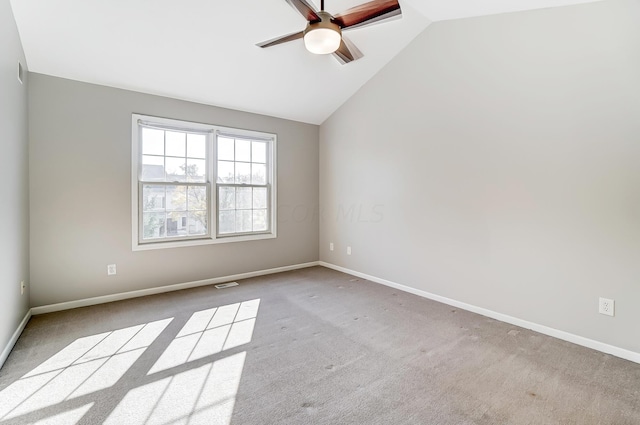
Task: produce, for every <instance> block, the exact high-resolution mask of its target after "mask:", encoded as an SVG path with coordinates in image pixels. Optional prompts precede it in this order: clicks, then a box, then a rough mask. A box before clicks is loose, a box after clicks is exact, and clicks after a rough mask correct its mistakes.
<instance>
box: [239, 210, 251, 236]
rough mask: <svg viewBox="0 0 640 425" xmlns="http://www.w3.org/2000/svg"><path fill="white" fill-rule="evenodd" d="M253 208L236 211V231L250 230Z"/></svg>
mask: <svg viewBox="0 0 640 425" xmlns="http://www.w3.org/2000/svg"><path fill="white" fill-rule="evenodd" d="M251 218H252V217H251V210H237V211H236V232H250V231H251V229H252V227H253V226H252V224H251V222H252V220H251Z"/></svg>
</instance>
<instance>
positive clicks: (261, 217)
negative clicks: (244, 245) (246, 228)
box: [253, 210, 267, 232]
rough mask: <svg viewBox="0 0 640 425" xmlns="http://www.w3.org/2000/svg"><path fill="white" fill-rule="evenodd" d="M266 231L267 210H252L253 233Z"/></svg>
mask: <svg viewBox="0 0 640 425" xmlns="http://www.w3.org/2000/svg"><path fill="white" fill-rule="evenodd" d="M265 230H267V210H253V231H254V232H260V231H262V232H264V231H265Z"/></svg>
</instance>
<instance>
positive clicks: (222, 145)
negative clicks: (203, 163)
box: [218, 137, 235, 161]
mask: <svg viewBox="0 0 640 425" xmlns="http://www.w3.org/2000/svg"><path fill="white" fill-rule="evenodd" d="M233 151H234V143H233V139H227V138H226V137H218V159H219V160H221V161H233V160H234V159H235V157H234V154H233Z"/></svg>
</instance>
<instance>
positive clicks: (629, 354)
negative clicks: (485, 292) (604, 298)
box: [319, 261, 640, 363]
mask: <svg viewBox="0 0 640 425" xmlns="http://www.w3.org/2000/svg"><path fill="white" fill-rule="evenodd" d="M319 264H320V265H321V266H323V267H327V268H329V269H333V270H337V271H340V272H343V273H347V274H350V275H353V276H357V277H361V278H363V279H366V280H370V281H371V282H375V283H379V284H382V285H385V286H389V287H391V288H395V289H398V290H400V291H404V292H409V293H411V294H414V295H418V296H421V297H424V298H428V299H430V300H434V301H438V302H441V303H443V304H448V305H451V306H454V307H457V308H460V309H462V310H467V311H471V312H473V313H477V314H481V315H483V316H486V317H490V318H492V319H496V320H500V321H501V322H506V323H510V324H512V325H515V326H519V327H521V328H526V329H531V330H533V331H536V332H539V333H541V334H545V335H549V336H552V337H554V338H558V339H561V340H564V341H568V342H571V343H574V344H577V345H581V346H583V347H587V348H591V349H594V350H597V351H601V352H603V353H607V354H611V355H613V356H616V357H620V358H622V359H625V360H629V361H632V362H635V363H640V353H636V352H635V351H630V350H627V349H624V348H620V347H616V346H614V345H609V344H605V343H604V342H600V341H596V340H593V339H589V338H585V337H583V336H580V335H575V334H572V333H569V332H565V331H561V330H558V329H554V328H550V327H548V326H544V325H540V324H538V323H533V322H529V321H527V320H523V319H518V318H517V317H512V316H509V315H506V314H502V313H498V312H496V311H492V310H488V309H486V308H482V307H478V306H475V305H472V304H467V303H464V302H461V301H457V300H454V299H451V298H446V297H443V296H440V295H436V294H432V293H430V292H427V291H423V290H420V289H416V288H412V287H410V286H406V285H401V284H399V283H396V282H392V281H390V280H386V279H381V278H379V277H375V276H371V275H368V274H365V273H360V272H358V271H355V270H351V269H347V268H345V267H341V266H336V265H335V264H331V263H327V262H324V261H320V262H319Z"/></svg>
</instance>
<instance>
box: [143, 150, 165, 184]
mask: <svg viewBox="0 0 640 425" xmlns="http://www.w3.org/2000/svg"><path fill="white" fill-rule="evenodd" d="M142 180H145V181H164V158H163V157H161V156H149V155H142Z"/></svg>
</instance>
